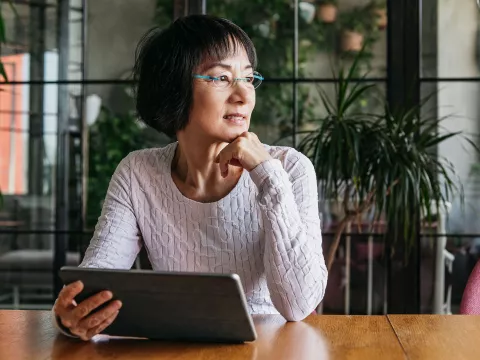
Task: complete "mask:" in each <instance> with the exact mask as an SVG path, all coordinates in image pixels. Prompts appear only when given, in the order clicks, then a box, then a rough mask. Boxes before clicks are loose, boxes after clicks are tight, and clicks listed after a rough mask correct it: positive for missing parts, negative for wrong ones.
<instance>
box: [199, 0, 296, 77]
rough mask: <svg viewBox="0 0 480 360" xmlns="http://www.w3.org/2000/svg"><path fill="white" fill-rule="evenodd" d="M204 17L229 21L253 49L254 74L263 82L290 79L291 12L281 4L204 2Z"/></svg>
mask: <svg viewBox="0 0 480 360" xmlns="http://www.w3.org/2000/svg"><path fill="white" fill-rule="evenodd" d="M207 13H208V14H211V15H215V16H220V17H223V18H227V19H229V20H231V21H233V22H234V23H235V24H236V25H238V26H240V27H241V28H242V29H243V30H245V32H246V33H247V34H248V35H249V36H250V38H251V39H252V41H253V43H254V44H255V47H256V49H257V55H258V62H259V67H258V70H259V71H260V72H261V73H262V75H264V76H265V77H267V78H269V77H270V78H288V77H292V75H293V9H292V7H291V5H290V2H288V1H287V2H285V1H244V0H232V1H224V0H208V1H207Z"/></svg>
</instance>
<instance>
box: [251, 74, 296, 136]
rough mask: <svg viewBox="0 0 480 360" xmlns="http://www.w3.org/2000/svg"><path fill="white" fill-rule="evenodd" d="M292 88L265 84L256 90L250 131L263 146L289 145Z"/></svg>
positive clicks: (283, 85) (289, 85) (291, 126)
mask: <svg viewBox="0 0 480 360" xmlns="http://www.w3.org/2000/svg"><path fill="white" fill-rule="evenodd" d="M292 109H293V86H292V84H280V83H269V82H265V83H262V85H261V86H260V87H259V88H258V89H257V90H256V105H255V109H254V111H253V114H252V119H251V123H250V130H249V131H251V132H254V133H256V134H257V135H258V137H259V138H260V140H261V141H262V142H263V143H265V144H270V145H273V144H277V143H278V144H282V145H291V143H292V134H293V123H292V120H293V110H292Z"/></svg>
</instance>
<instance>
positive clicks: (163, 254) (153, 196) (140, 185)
mask: <svg viewBox="0 0 480 360" xmlns="http://www.w3.org/2000/svg"><path fill="white" fill-rule="evenodd" d="M176 147H177V143H173V144H170V145H168V146H166V147H164V148H154V149H146V150H139V151H135V152H132V153H131V154H129V155H128V156H127V157H125V158H124V159H123V160H122V161H121V162H120V164H119V165H118V167H117V169H116V171H115V173H114V175H113V176H112V179H111V181H110V186H109V188H108V192H107V195H106V198H105V203H104V205H103V210H102V214H101V216H100V218H99V220H98V223H97V226H96V227H95V233H94V236H93V238H92V240H91V243H90V246H89V247H88V249H87V251H86V254H85V258H84V259H83V261H82V263H81V265H80V266H82V267H90V268H110V269H113V268H114V269H130V268H131V266H132V264H133V263H134V261H135V258H136V256H137V254H138V252H139V251H140V248H141V247H142V245H143V246H145V247H146V250H147V253H148V256H149V259H150V262H151V264H152V267H153V270H159V271H198V272H215V273H236V274H238V275H239V276H240V278H241V281H242V284H243V288H244V290H245V295H246V298H247V303H248V307H249V310H250V313H252V314H278V313H280V314H281V315H283V316H284V317H285V318H286V319H287V320H291V321H296V320H302V319H303V318H305V317H306V316H307V315H308V314H310V313H311V312H312V311H313V310H314V309H315V307H316V306H317V305H318V304H319V303H320V301H321V300H322V298H323V295H324V292H325V287H326V285H327V270H326V267H325V261H324V258H323V253H322V236H321V231H320V219H319V215H318V197H317V181H316V176H315V171H314V168H313V166H312V163H311V162H310V160H309V159H308V158H306V157H305V156H304V155H302V154H301V153H299V152H298V151H296V150H294V149H292V148H288V147H273V146H272V147H271V146H267V145H265V147H266V149H267V151H268V152H269V153H270V155H271V156H272V157H273V159H272V160H268V161H265V162H263V163H262V164H260V165H258V166H257V167H256V168H255V169H253V170H252V171H251V172H250V173H249V172H248V171H246V170H244V172H243V174H242V176H241V178H240V180H239V182H238V184H237V185H236V186H235V188H234V189H233V190H232V191H231V192H230V193H229V194H228V195H227V196H226V197H224V198H223V199H221V200H219V201H217V202H213V203H200V202H197V201H194V200H191V199H188V198H186V197H185V196H183V195H182V193H181V192H180V191H179V190H178V188H177V187H176V185H175V183H174V182H173V180H172V176H171V163H172V159H173V156H174V154H175V149H176Z"/></svg>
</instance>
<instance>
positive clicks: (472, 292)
mask: <svg viewBox="0 0 480 360" xmlns="http://www.w3.org/2000/svg"><path fill="white" fill-rule="evenodd" d="M460 314H465V315H480V260H479V261H477V264H476V265H475V267H474V268H473V271H472V273H471V274H470V276H469V278H468V282H467V286H466V287H465V291H464V292H463V297H462V302H461V304H460Z"/></svg>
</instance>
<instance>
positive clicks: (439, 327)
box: [388, 315, 480, 360]
mask: <svg viewBox="0 0 480 360" xmlns="http://www.w3.org/2000/svg"><path fill="white" fill-rule="evenodd" d="M388 318H389V320H390V323H391V324H392V327H393V329H394V331H395V333H396V335H397V336H398V339H399V340H400V343H401V344H402V347H403V349H404V351H405V353H406V354H407V356H408V358H409V359H413V360H415V359H422V360H429V359H432V360H443V359H445V360H447V359H448V360H450V359H454V360H461V359H469V360H470V359H480V316H463V315H388Z"/></svg>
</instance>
